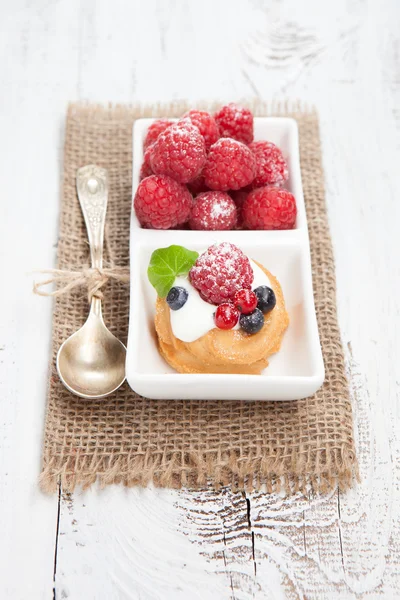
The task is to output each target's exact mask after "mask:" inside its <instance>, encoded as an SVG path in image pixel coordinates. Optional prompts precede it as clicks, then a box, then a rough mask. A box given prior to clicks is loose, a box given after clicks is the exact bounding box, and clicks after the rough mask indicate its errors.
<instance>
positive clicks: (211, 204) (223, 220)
mask: <svg viewBox="0 0 400 600" xmlns="http://www.w3.org/2000/svg"><path fill="white" fill-rule="evenodd" d="M236 221H237V214H236V206H235V203H234V201H233V200H232V198H231V197H230V196H228V194H226V193H225V192H204V193H203V194H199V195H198V196H197V197H196V199H195V202H194V205H193V208H192V213H191V215H190V220H189V225H190V228H191V229H204V230H213V231H215V230H220V231H221V230H224V229H233V228H234V227H235V225H236Z"/></svg>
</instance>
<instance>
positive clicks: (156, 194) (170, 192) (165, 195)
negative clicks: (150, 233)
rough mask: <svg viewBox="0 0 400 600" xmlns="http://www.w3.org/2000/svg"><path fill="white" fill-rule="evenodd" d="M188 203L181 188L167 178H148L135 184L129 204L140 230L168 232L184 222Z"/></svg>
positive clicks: (186, 191)
mask: <svg viewBox="0 0 400 600" xmlns="http://www.w3.org/2000/svg"><path fill="white" fill-rule="evenodd" d="M192 202H193V199H192V196H191V194H190V192H189V191H188V190H187V189H186V187H185V186H183V185H181V184H180V183H178V182H177V181H175V180H174V179H172V178H171V177H168V176H167V175H151V176H150V177H146V179H143V181H141V182H140V183H139V185H138V188H137V190H136V194H135V198H134V200H133V205H134V207H135V211H136V215H137V218H138V219H139V221H140V224H141V225H142V227H147V228H149V229H170V228H171V227H176V226H177V225H182V224H183V223H185V222H186V221H187V220H188V218H189V215H190V210H191V208H192Z"/></svg>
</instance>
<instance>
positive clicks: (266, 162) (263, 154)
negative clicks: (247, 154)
mask: <svg viewBox="0 0 400 600" xmlns="http://www.w3.org/2000/svg"><path fill="white" fill-rule="evenodd" d="M249 148H250V149H251V150H252V152H253V153H254V156H255V157H256V176H255V178H254V181H253V184H252V185H253V188H257V187H262V186H263V185H283V183H284V182H285V181H286V180H287V179H288V177H289V169H288V166H287V164H286V160H285V159H284V158H283V154H282V152H281V150H280V149H279V148H278V146H275V144H273V143H272V142H265V141H260V142H253V143H252V144H250V145H249Z"/></svg>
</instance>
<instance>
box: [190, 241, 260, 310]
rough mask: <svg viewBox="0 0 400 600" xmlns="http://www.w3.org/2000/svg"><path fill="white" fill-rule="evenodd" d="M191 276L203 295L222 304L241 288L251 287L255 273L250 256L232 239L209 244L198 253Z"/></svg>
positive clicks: (208, 299)
mask: <svg viewBox="0 0 400 600" xmlns="http://www.w3.org/2000/svg"><path fill="white" fill-rule="evenodd" d="M189 276H190V281H191V282H192V285H193V286H194V287H195V288H196V289H197V290H198V292H199V294H200V296H201V297H202V298H203V300H206V301H207V302H210V304H222V303H223V302H227V301H228V300H230V299H232V298H233V296H234V295H235V293H236V292H237V291H238V290H241V289H242V288H251V284H252V282H253V277H254V275H253V269H252V268H251V264H250V261H249V259H248V258H247V256H246V255H245V254H243V252H242V251H241V250H240V248H238V247H237V246H234V244H230V243H229V242H222V244H214V245H213V246H210V247H209V248H208V249H207V250H206V251H205V252H203V254H201V255H200V256H199V258H198V259H197V261H196V263H195V264H194V266H193V267H192V268H191V269H190V272H189Z"/></svg>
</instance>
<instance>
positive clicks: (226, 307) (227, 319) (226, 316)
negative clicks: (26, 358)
mask: <svg viewBox="0 0 400 600" xmlns="http://www.w3.org/2000/svg"><path fill="white" fill-rule="evenodd" d="M239 317H240V312H239V311H238V309H237V308H235V307H234V306H233V304H230V303H229V302H224V304H220V305H219V306H218V308H217V310H216V311H215V317H214V320H215V324H216V326H217V327H218V328H219V329H232V327H235V325H236V323H237V322H238V321H239Z"/></svg>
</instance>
